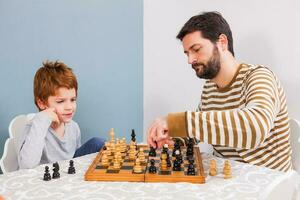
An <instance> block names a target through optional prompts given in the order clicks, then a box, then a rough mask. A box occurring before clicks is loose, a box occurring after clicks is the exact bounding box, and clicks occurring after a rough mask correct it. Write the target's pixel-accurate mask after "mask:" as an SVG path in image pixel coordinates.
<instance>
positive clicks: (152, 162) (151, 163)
mask: <svg viewBox="0 0 300 200" xmlns="http://www.w3.org/2000/svg"><path fill="white" fill-rule="evenodd" d="M156 171H157V170H156V167H155V160H154V159H151V160H150V167H149V173H150V174H156Z"/></svg>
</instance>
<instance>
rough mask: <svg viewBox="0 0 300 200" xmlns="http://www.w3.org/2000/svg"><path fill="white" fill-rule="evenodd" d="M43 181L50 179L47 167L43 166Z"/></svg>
mask: <svg viewBox="0 0 300 200" xmlns="http://www.w3.org/2000/svg"><path fill="white" fill-rule="evenodd" d="M43 180H44V181H50V180H51V174H50V173H49V167H48V166H45V173H44V179H43Z"/></svg>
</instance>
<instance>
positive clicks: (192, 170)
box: [187, 164, 196, 175]
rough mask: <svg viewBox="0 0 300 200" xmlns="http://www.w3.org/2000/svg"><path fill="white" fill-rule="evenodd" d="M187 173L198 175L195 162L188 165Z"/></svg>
mask: <svg viewBox="0 0 300 200" xmlns="http://www.w3.org/2000/svg"><path fill="white" fill-rule="evenodd" d="M187 175H196V172H195V167H194V165H193V164H189V165H188V169H187Z"/></svg>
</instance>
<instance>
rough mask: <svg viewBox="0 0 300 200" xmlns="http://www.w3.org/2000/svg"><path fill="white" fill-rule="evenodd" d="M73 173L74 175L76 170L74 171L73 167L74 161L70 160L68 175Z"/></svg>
mask: <svg viewBox="0 0 300 200" xmlns="http://www.w3.org/2000/svg"><path fill="white" fill-rule="evenodd" d="M75 173H76V170H75V167H74V161H73V160H70V162H69V169H68V174H75Z"/></svg>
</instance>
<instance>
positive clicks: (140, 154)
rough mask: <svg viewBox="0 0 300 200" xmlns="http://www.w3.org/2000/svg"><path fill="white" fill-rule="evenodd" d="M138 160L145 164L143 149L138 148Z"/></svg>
mask: <svg viewBox="0 0 300 200" xmlns="http://www.w3.org/2000/svg"><path fill="white" fill-rule="evenodd" d="M139 160H140V161H141V162H142V163H144V162H145V153H144V149H143V148H140V151H139Z"/></svg>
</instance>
